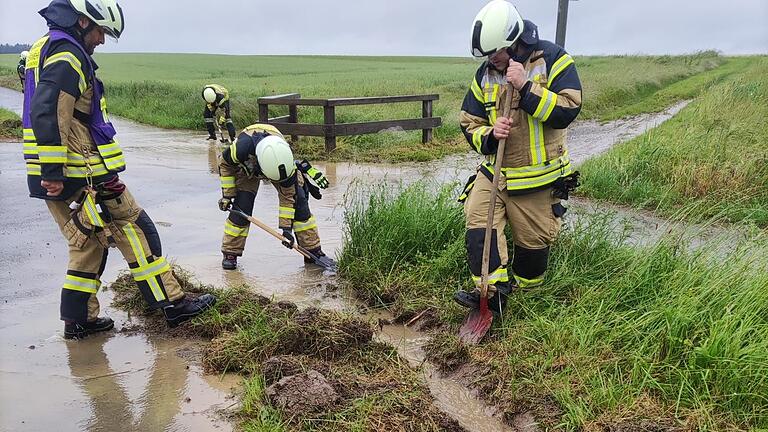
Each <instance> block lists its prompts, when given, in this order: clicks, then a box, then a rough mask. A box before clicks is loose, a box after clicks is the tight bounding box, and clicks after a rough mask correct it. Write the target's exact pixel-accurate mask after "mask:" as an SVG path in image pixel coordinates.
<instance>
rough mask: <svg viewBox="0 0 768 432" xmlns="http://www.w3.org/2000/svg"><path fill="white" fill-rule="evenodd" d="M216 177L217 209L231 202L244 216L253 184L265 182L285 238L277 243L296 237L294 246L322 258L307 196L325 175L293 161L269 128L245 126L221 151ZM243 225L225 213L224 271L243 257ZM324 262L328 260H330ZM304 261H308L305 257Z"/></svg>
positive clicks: (251, 200)
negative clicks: (219, 193) (271, 191)
mask: <svg viewBox="0 0 768 432" xmlns="http://www.w3.org/2000/svg"><path fill="white" fill-rule="evenodd" d="M219 176H220V179H221V191H222V198H221V199H220V200H219V208H220V209H221V210H222V211H228V210H229V209H230V208H232V206H233V205H234V206H237V207H238V208H239V209H240V210H242V211H243V212H244V213H246V214H249V215H250V214H251V213H252V211H253V204H254V200H255V199H256V193H257V192H258V190H259V183H260V182H261V180H262V179H267V180H269V181H270V182H271V183H272V185H273V186H274V187H275V189H277V193H278V198H279V222H278V226H279V228H280V229H281V230H282V234H283V237H285V238H286V239H287V241H286V242H284V243H283V244H284V245H285V246H286V247H288V248H292V247H293V242H294V241H298V244H299V246H302V247H303V248H305V249H307V250H308V251H309V252H311V253H312V254H313V255H315V256H316V257H325V253H323V250H322V248H321V247H320V237H319V236H318V232H317V223H316V222H315V217H314V216H313V215H312V212H311V211H310V209H309V196H310V195H312V196H313V197H315V198H317V199H319V198H320V197H321V195H320V191H319V189H318V187H319V188H322V189H325V188H327V187H328V179H326V177H325V176H324V175H323V173H322V172H320V171H318V170H317V169H316V168H314V167H313V166H312V165H310V164H309V162H307V161H306V160H304V161H301V162H298V161H295V160H294V159H293V152H292V151H291V147H290V146H289V145H288V143H287V142H286V141H285V138H284V137H283V135H282V134H281V133H280V131H279V130H277V129H276V128H275V127H274V126H270V125H267V124H254V125H251V126H248V127H247V128H245V129H244V130H243V131H242V132H241V133H240V135H239V136H238V137H237V140H235V142H234V143H232V145H230V146H229V147H228V148H226V149H225V150H224V152H223V153H222V155H221V161H220V164H219ZM310 178H311V180H312V181H310V180H309V179H310ZM312 182H314V183H315V184H316V185H315V184H313V183H312ZM249 226H250V222H248V220H247V219H245V218H243V217H242V216H240V215H237V214H235V213H230V214H229V217H228V218H227V220H226V221H225V223H224V238H223V240H222V243H221V252H222V254H223V255H224V258H223V260H222V262H221V266H222V267H223V268H224V269H226V270H234V269H235V268H236V267H237V257H239V256H242V255H243V250H244V249H245V241H246V238H247V237H248V229H249ZM294 234H295V237H296V238H295V239H294ZM327 260H328V262H332V260H330V258H327ZM305 262H307V263H311V262H313V261H312V260H309V259H307V258H305Z"/></svg>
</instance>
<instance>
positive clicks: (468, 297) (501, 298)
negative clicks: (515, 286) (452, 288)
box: [453, 284, 512, 314]
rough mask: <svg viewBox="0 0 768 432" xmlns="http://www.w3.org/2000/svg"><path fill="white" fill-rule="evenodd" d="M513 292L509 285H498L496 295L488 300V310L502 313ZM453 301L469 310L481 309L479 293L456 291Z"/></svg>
mask: <svg viewBox="0 0 768 432" xmlns="http://www.w3.org/2000/svg"><path fill="white" fill-rule="evenodd" d="M511 291H512V288H511V287H510V286H509V285H506V284H505V285H497V286H496V294H494V295H493V296H491V297H489V298H488V309H490V310H491V312H493V313H496V314H499V313H501V311H503V310H504V308H505V307H506V306H507V296H508V295H509V293H510V292H511ZM453 300H454V301H455V302H456V303H458V304H459V305H461V306H464V307H465V308H468V309H477V308H479V307H480V293H479V292H478V291H472V292H467V291H464V290H459V291H456V293H454V294H453Z"/></svg>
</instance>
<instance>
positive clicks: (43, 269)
mask: <svg viewBox="0 0 768 432" xmlns="http://www.w3.org/2000/svg"><path fill="white" fill-rule="evenodd" d="M0 106H3V107H6V108H9V109H13V110H15V111H17V112H19V111H20V107H21V94H20V93H17V92H13V91H10V90H7V89H3V88H0ZM660 118H662V117H660V116H648V117H647V118H645V119H643V120H642V121H636V120H631V121H629V122H623V123H622V122H615V123H611V124H609V125H610V126H606V127H604V128H600V127H599V126H598V125H594V124H583V127H584V128H585V129H584V132H583V135H582V134H578V133H576V130H578V128H579V127H581V126H576V127H575V128H574V129H575V130H574V132H573V133H571V137H572V138H571V139H580V140H582V141H581V142H584V143H592V140H590V138H589V136H592V137H593V138H594V140H598V141H601V142H603V141H605V140H613V141H615V140H618V139H621V138H628V137H629V136H632V135H635V134H639V133H641V132H643V131H644V130H645V128H647V127H649V126H651V125H653V124H654V123H655V122H656V121H658V119H660ZM115 123H116V126H117V130H118V132H119V135H118V138H119V140H120V142H121V144H122V146H123V148H124V151H125V154H126V158H127V162H128V170H127V171H126V172H125V173H124V174H122V175H121V178H122V179H123V180H124V181H125V182H126V184H127V185H128V187H129V188H130V189H131V190H132V191H133V192H134V195H135V196H136V197H137V199H138V201H139V202H140V203H141V205H142V206H143V207H144V208H145V209H146V211H147V213H148V214H149V215H151V216H152V217H153V219H154V220H155V221H156V224H157V228H158V231H159V233H160V236H161V238H162V239H163V248H164V253H165V255H167V256H168V257H169V258H170V259H171V260H173V261H175V262H176V263H178V264H180V265H182V266H183V267H186V268H188V269H190V270H192V271H193V272H194V273H195V275H196V276H197V277H198V278H199V279H200V280H201V281H202V282H205V283H211V284H216V285H234V284H241V283H245V284H249V285H250V286H252V287H253V288H254V289H255V290H257V291H258V292H260V293H263V294H265V295H268V296H274V297H275V298H278V299H281V300H290V301H294V302H296V303H298V304H299V305H302V306H308V305H314V306H319V307H323V308H333V309H350V310H355V309H356V306H355V303H354V302H353V301H350V300H349V299H346V298H344V295H343V294H341V293H339V292H338V291H336V290H335V289H333V287H334V281H333V279H332V278H329V277H327V276H324V275H323V274H322V272H321V271H319V269H317V268H314V267H306V266H304V265H303V262H302V259H301V257H300V256H299V255H297V254H295V253H293V252H291V251H289V250H287V249H285V248H283V247H282V246H281V245H280V244H279V243H278V242H276V241H275V240H274V239H272V238H271V237H270V236H269V235H267V234H266V233H262V232H259V231H258V229H257V228H255V227H254V229H252V230H251V235H250V237H249V239H248V246H247V247H246V251H245V256H244V257H242V258H241V259H240V271H238V272H227V271H223V270H221V267H220V260H221V255H220V252H219V245H220V241H221V235H222V226H223V221H224V218H225V215H224V214H223V213H221V212H220V211H219V210H218V208H217V206H216V201H217V200H218V198H219V193H220V192H219V182H218V178H217V177H216V175H215V174H213V172H215V170H212V169H211V168H212V167H213V160H214V159H215V158H214V157H213V156H212V153H213V148H212V147H211V146H210V145H209V144H207V143H206V141H204V135H202V134H195V133H192V132H186V131H171V130H162V129H158V128H153V127H148V126H144V125H139V124H136V123H132V122H129V121H125V120H122V119H116V120H115ZM606 128H610V132H606V131H607V130H608V129H606ZM590 131H592V132H590ZM598 132H600V133H601V134H598ZM591 134H595V135H591ZM613 141H612V142H611V143H610V144H605V145H596V144H594V143H593V144H594V145H592V147H591V150H589V151H587V152H583V153H579V151H578V150H577V149H576V148H574V146H573V145H572V148H574V150H572V152H573V155H574V158H582V159H583V157H585V156H586V155H587V154H588V153H589V152H594V151H597V150H604V149H605V148H607V147H609V146H610V145H611V144H613ZM605 142H607V141H605ZM576 147H578V145H576ZM580 160H581V159H580ZM478 161H479V158H478V157H476V156H470V155H459V156H452V157H449V158H446V159H444V160H441V161H439V162H437V163H430V164H402V165H397V166H394V165H358V164H350V163H338V164H332V163H317V164H316V165H317V166H318V168H320V169H321V170H323V171H324V172H325V174H326V176H327V177H328V179H329V180H330V182H331V187H330V188H329V189H327V190H326V191H324V198H323V200H322V201H313V202H312V210H313V213H315V215H316V217H317V220H318V225H319V227H320V236H321V238H322V241H323V248H324V250H325V251H326V252H327V253H329V254H330V255H333V254H334V253H335V252H336V251H337V250H338V249H339V248H340V245H341V240H342V233H341V228H342V219H343V210H342V208H341V207H340V203H342V202H343V200H344V194H345V193H346V192H347V187H348V185H350V184H353V183H357V182H370V183H384V184H392V185H396V184H398V183H400V182H406V183H407V182H410V181H413V180H416V179H420V178H425V177H431V178H435V179H437V180H456V179H463V178H465V177H466V175H468V174H469V173H470V172H471V171H472V170H473V167H474V166H476V164H477V162H478ZM436 168H437V169H436ZM254 216H255V217H257V218H259V219H262V220H264V221H266V222H268V223H272V224H274V225H275V226H276V225H277V195H276V193H275V191H274V189H273V188H272V187H271V186H269V185H264V186H263V188H262V190H261V191H260V192H259V195H258V198H257V201H256V208H255V209H254ZM0 220H2V223H1V225H0V354H1V355H0V388H2V392H0V430H3V431H5V430H8V431H38V430H62V431H68V430H73V431H75V430H92V431H97V430H115V431H120V430H179V431H181V430H214V429H215V430H230V429H231V428H232V425H231V424H229V423H228V422H227V421H225V420H223V418H222V416H220V415H219V414H218V412H219V411H220V410H224V411H226V410H227V409H231V407H232V406H233V404H234V400H233V399H232V398H231V397H230V396H231V394H232V391H233V388H234V387H237V385H238V384H239V380H238V378H237V377H211V376H206V375H204V374H202V372H201V370H200V366H199V355H198V354H197V353H196V351H195V349H196V346H197V345H196V344H195V343H192V342H189V341H179V340H162V339H156V338H149V337H146V336H142V335H130V334H127V333H126V334H123V333H119V332H114V333H111V334H108V335H103V336H98V337H92V338H89V339H87V340H85V341H80V342H64V341H63V340H62V338H61V322H60V321H58V300H59V286H60V281H61V278H62V276H63V272H64V269H65V268H66V265H67V262H66V261H67V253H66V248H65V247H64V244H63V241H62V239H61V238H60V233H59V232H58V229H57V228H56V227H55V225H54V224H53V223H52V221H51V220H50V216H49V214H48V211H47V209H46V207H45V204H44V203H43V202H42V201H40V200H33V199H29V198H28V197H27V193H26V177H25V172H24V164H23V162H22V159H21V144H20V143H5V144H2V145H0ZM118 255H119V254H117V253H115V252H114V251H112V253H111V256H112V257H111V258H110V260H109V262H108V266H107V271H106V273H105V275H104V278H103V279H104V282H109V281H111V280H113V279H114V277H115V275H116V274H117V272H118V271H119V270H121V269H123V268H124V267H125V264H124V262H123V261H122V259H121V257H119V256H118ZM100 297H101V299H102V314H105V315H109V316H111V317H112V318H114V319H115V321H116V328H117V329H118V330H119V329H121V328H124V327H126V326H130V325H131V322H130V320H129V318H128V317H126V316H125V315H124V314H122V313H120V312H119V311H116V310H113V309H111V308H110V307H109V306H108V304H109V298H108V297H109V293H104V294H102V295H100ZM380 337H381V338H389V339H390V340H391V341H392V342H393V344H394V345H395V346H398V347H399V349H400V351H401V353H402V354H403V356H404V357H406V358H408V359H409V360H410V361H413V362H414V363H421V362H422V360H423V353H421V352H420V349H421V348H420V346H421V343H423V337H424V335H421V334H418V333H413V332H411V331H410V330H409V329H404V328H397V326H393V327H390V328H388V329H387V331H386V332H384V333H382V335H381V336H380ZM32 346H34V349H32ZM425 378H426V381H427V383H428V384H429V385H430V388H431V389H432V390H433V394H434V395H435V397H436V399H437V404H438V405H439V406H440V407H442V408H443V409H444V410H445V411H446V412H447V413H450V414H451V415H452V416H453V417H455V418H457V419H458V420H459V421H460V422H461V423H462V424H464V425H465V426H466V427H467V428H468V429H469V430H477V431H481V430H482V431H495V430H506V427H505V426H504V425H503V424H501V422H500V421H498V419H497V418H496V417H494V416H493V415H491V414H493V412H494V411H493V410H492V409H490V408H488V407H487V406H486V405H484V404H482V403H480V402H479V401H478V399H476V398H475V397H473V395H471V394H470V393H469V392H468V391H467V390H466V389H465V388H464V387H461V386H460V385H458V384H457V383H453V382H451V381H450V380H446V379H442V378H440V377H439V376H438V375H437V373H435V372H434V371H432V370H431V368H430V367H429V366H426V367H425ZM39 407H42V409H40V408H39Z"/></svg>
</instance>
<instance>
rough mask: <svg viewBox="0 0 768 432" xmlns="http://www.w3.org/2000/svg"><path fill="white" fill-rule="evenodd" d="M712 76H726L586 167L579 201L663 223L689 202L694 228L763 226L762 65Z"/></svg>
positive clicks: (767, 221) (765, 89) (766, 199)
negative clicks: (613, 205) (644, 212)
mask: <svg viewBox="0 0 768 432" xmlns="http://www.w3.org/2000/svg"><path fill="white" fill-rule="evenodd" d="M731 69H733V70H731ZM718 71H720V72H723V73H724V75H723V76H722V77H721V78H720V79H717V80H715V81H714V82H713V85H709V86H707V89H706V91H705V92H704V93H703V94H702V95H701V97H700V98H698V99H697V100H696V101H694V102H692V103H691V104H690V105H688V106H687V107H686V108H684V109H683V110H682V111H681V112H680V113H679V114H678V115H677V116H675V117H674V118H672V119H671V120H669V121H668V122H666V123H664V124H663V125H661V126H660V127H658V128H656V129H652V130H649V131H648V132H646V133H645V134H644V135H641V136H640V137H637V138H635V139H633V140H631V141H629V142H626V143H622V144H620V145H617V146H615V147H614V148H613V149H611V150H610V151H609V152H607V153H606V154H604V155H601V156H599V157H596V158H593V159H591V160H589V161H587V162H586V163H584V165H583V166H582V168H581V171H582V174H583V179H584V181H583V183H584V186H583V189H580V193H583V194H585V195H587V196H590V197H593V198H598V199H608V200H612V201H616V202H620V203H626V204H631V205H634V206H638V207H645V208H649V209H653V210H657V211H659V212H661V213H662V214H665V215H672V214H675V213H678V212H680V211H681V208H682V207H686V206H688V205H689V203H691V202H695V203H697V205H696V206H695V210H694V211H687V214H686V217H687V218H688V219H689V220H692V221H702V220H707V219H709V218H712V217H718V218H721V219H724V220H728V221H748V222H751V223H755V224H757V225H758V226H761V227H766V226H768V124H766V122H765V119H766V117H768V106H766V105H765V103H764V101H765V100H766V99H768V58H766V57H758V58H743V59H738V60H733V61H732V62H731V63H729V64H728V65H726V66H724V67H723V68H720V69H718ZM726 71H728V72H727V73H725V72H726ZM709 75H712V74H711V73H710V74H709ZM692 79H698V77H694V78H692ZM669 88H672V86H670V87H669ZM662 92H663V91H662ZM660 93H661V92H660Z"/></svg>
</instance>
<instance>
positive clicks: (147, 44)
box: [0, 0, 768, 57]
mask: <svg viewBox="0 0 768 432" xmlns="http://www.w3.org/2000/svg"><path fill="white" fill-rule="evenodd" d="M485 3H486V0H379V1H369V0H292V1H291V0H272V1H263V0H251V1H249V0H175V1H174V0H122V1H120V5H121V6H122V8H123V10H124V12H125V14H126V29H125V33H124V35H123V37H122V38H121V40H120V42H119V43H118V44H114V43H110V42H107V46H105V47H102V48H100V51H101V52H118V51H119V52H202V53H220V54H356V55H435V56H463V57H466V56H469V48H468V46H469V29H470V26H471V23H472V19H473V18H474V16H475V14H476V13H477V11H478V10H479V9H480V8H481V7H482V6H483V5H484V4H485ZM514 3H515V4H516V5H517V6H518V9H519V10H520V12H521V13H522V14H523V16H524V17H525V18H528V19H530V20H532V21H534V22H535V23H536V24H537V25H538V26H539V29H540V32H541V35H542V36H543V37H544V38H546V39H550V40H554V34H555V21H556V15H557V0H517V1H515V2H514ZM47 4H48V1H46V0H0V43H15V42H26V43H31V42H33V41H34V40H35V39H36V38H37V37H39V36H40V35H41V34H42V33H44V32H45V30H46V27H45V23H44V21H43V19H42V18H41V17H40V16H39V15H38V14H37V11H38V10H39V9H40V8H42V7H44V6H45V5H47ZM766 23H768V0H727V1H721V0H578V1H572V2H571V3H570V14H569V24H568V38H567V42H566V47H567V49H568V51H570V52H572V53H575V54H659V53H669V54H679V53H686V52H693V51H697V50H703V49H717V50H720V51H722V52H724V53H726V54H752V53H768V24H766Z"/></svg>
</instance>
